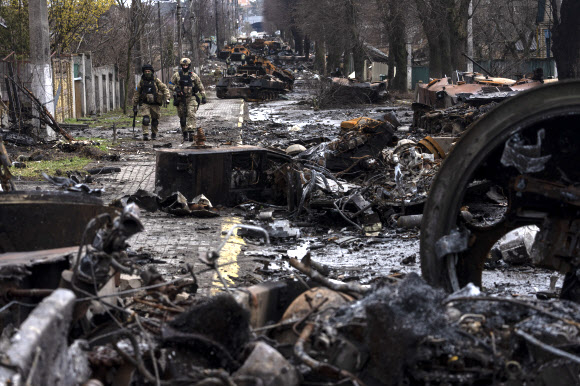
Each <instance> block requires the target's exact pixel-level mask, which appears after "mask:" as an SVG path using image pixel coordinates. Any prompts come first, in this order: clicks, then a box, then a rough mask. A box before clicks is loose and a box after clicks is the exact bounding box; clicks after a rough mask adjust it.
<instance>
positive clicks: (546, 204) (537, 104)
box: [420, 81, 580, 290]
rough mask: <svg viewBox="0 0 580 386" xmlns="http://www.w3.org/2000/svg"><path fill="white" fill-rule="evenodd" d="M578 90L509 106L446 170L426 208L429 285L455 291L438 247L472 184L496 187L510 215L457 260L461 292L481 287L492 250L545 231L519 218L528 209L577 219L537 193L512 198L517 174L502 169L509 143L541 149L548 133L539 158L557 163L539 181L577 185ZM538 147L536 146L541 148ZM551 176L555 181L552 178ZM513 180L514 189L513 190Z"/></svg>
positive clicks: (453, 155) (570, 86)
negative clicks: (523, 229)
mask: <svg viewBox="0 0 580 386" xmlns="http://www.w3.org/2000/svg"><path fill="white" fill-rule="evenodd" d="M579 95H580V82H579V81H569V82H559V83H556V84H551V85H546V86H542V87H538V88H536V89H534V90H532V91H529V92H525V93H522V94H520V95H518V96H517V97H514V98H512V99H509V100H507V101H505V102H504V103H502V104H501V105H499V106H498V107H497V108H495V109H494V110H492V111H491V112H490V113H488V114H487V115H486V116H484V117H483V118H482V119H480V120H479V121H477V122H476V123H475V124H474V125H473V126H472V127H471V128H470V129H469V130H468V131H467V132H466V133H465V134H464V136H463V137H462V138H461V139H460V140H459V142H458V143H457V144H456V146H455V147H454V148H453V150H452V151H451V152H450V153H449V155H448V158H447V159H446V160H445V163H444V164H443V166H442V167H441V169H440V171H439V173H438V175H437V177H436V178H435V181H434V183H433V185H432V186H431V190H430V194H429V199H428V201H427V203H426V205H425V208H424V213H423V222H422V227H421V242H420V251H421V270H422V273H423V276H424V277H425V279H426V280H427V281H428V282H429V283H430V284H432V285H436V286H439V287H443V288H445V289H447V290H451V284H450V283H451V281H450V276H449V275H450V271H451V270H448V264H442V262H441V259H440V258H438V256H437V249H436V243H437V241H439V240H440V239H441V238H442V237H443V236H446V235H448V234H449V233H450V231H451V229H454V228H455V227H457V226H458V222H459V220H458V218H459V216H458V215H459V212H460V208H461V206H462V203H463V198H464V196H465V192H466V189H467V187H468V185H469V184H470V182H471V181H474V180H491V181H493V182H494V183H497V185H499V186H502V187H504V188H506V189H509V190H510V191H511V192H512V194H511V195H510V200H509V206H508V208H507V212H506V213H505V215H504V216H503V217H502V218H501V219H499V221H497V223H494V224H492V225H490V226H488V227H487V228H484V227H481V228H479V229H476V230H475V231H474V230H473V229H470V230H471V231H472V239H470V247H469V249H468V250H467V251H465V252H464V253H460V254H458V256H457V262H456V263H455V265H454V268H455V270H456V272H457V279H458V281H459V285H460V286H464V285H466V284H467V283H469V282H473V283H474V284H476V285H481V275H482V270H483V263H484V262H485V259H486V257H487V254H488V252H489V250H490V248H491V247H492V245H493V244H494V243H495V242H496V241H497V240H498V239H499V238H500V237H501V236H503V235H504V234H506V233H507V232H509V231H510V230H513V229H515V228H518V227H520V226H522V225H531V224H536V225H539V226H540V225H541V218H539V217H538V218H535V219H534V218H533V217H532V216H531V215H527V216H526V215H521V214H520V213H518V210H519V209H528V212H530V213H531V212H534V211H535V213H536V214H537V215H538V216H540V215H541V214H542V212H545V211H547V212H554V211H555V212H557V213H554V214H555V215H556V216H574V215H575V213H576V211H575V210H569V206H567V205H564V207H565V208H564V209H561V210H558V208H559V207H561V205H554V202H557V201H556V200H553V199H551V200H550V199H546V198H545V197H543V196H541V195H538V194H536V193H528V192H525V193H522V192H515V189H513V186H512V185H510V183H513V180H515V178H516V177H517V176H518V173H519V172H518V171H517V169H516V168H512V167H506V166H505V165H502V163H501V162H500V160H501V157H502V152H503V150H504V149H505V143H506V141H508V140H509V139H510V138H513V136H514V135H515V134H516V133H521V134H522V135H524V136H525V137H526V138H527V140H528V143H531V144H533V143H534V142H533V141H534V139H536V141H537V135H538V131H539V130H540V129H545V139H544V140H542V143H541V146H542V149H541V154H540V157H542V156H546V155H552V157H551V159H550V160H549V162H548V163H547V164H545V165H544V168H543V169H542V171H541V172H539V173H536V174H541V176H536V174H534V177H536V178H541V179H546V180H547V179H550V180H553V179H554V178H556V177H557V176H565V177H562V178H566V179H569V182H568V184H574V183H578V181H580V176H579V175H578V174H579V172H578V171H577V170H575V169H577V167H576V166H573V165H578V154H577V151H574V150H573V149H574V148H577V146H578V143H579V141H580V130H578V127H580V125H578V121H580V98H578V96H579ZM536 144H537V143H536ZM550 176H552V177H550ZM554 176H555V177H554ZM510 179H512V181H511V182H510Z"/></svg>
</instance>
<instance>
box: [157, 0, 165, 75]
mask: <svg viewBox="0 0 580 386" xmlns="http://www.w3.org/2000/svg"><path fill="white" fill-rule="evenodd" d="M157 22H158V24H159V60H160V61H161V81H162V82H163V83H165V69H164V68H163V33H162V31H161V4H160V3H159V1H158V2H157Z"/></svg>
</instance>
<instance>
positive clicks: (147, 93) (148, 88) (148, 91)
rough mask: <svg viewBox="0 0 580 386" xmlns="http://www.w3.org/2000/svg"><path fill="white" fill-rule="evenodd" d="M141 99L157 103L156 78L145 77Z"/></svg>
mask: <svg viewBox="0 0 580 386" xmlns="http://www.w3.org/2000/svg"><path fill="white" fill-rule="evenodd" d="M141 101H142V102H143V103H147V104H154V103H157V85H156V84H155V79H152V80H145V79H143V83H142V85H141Z"/></svg>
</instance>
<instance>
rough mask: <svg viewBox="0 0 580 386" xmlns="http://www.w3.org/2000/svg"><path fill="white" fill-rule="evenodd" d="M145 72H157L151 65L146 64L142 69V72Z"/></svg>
mask: <svg viewBox="0 0 580 386" xmlns="http://www.w3.org/2000/svg"><path fill="white" fill-rule="evenodd" d="M145 70H149V71H151V72H155V70H154V69H153V66H152V65H150V64H144V65H143V67H141V72H145Z"/></svg>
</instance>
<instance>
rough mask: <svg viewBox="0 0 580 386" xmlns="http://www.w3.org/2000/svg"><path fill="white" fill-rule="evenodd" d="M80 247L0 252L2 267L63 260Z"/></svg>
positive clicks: (0, 265) (0, 264)
mask: <svg viewBox="0 0 580 386" xmlns="http://www.w3.org/2000/svg"><path fill="white" fill-rule="evenodd" d="M78 250H79V247H63V248H55V249H48V250H40V251H32V252H10V253H3V254H0V267H4V266H9V265H26V266H34V265H37V264H49V263H56V262H59V261H63V260H65V259H66V256H68V255H70V254H73V253H77V252H78Z"/></svg>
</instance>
